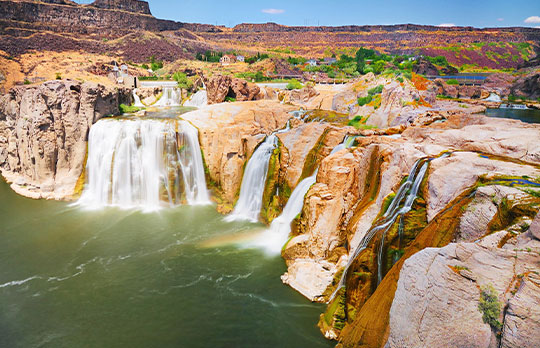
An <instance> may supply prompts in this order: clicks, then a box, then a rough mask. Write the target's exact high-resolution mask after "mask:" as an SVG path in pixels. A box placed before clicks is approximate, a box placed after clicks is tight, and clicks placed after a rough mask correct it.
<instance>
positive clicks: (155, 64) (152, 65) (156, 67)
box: [150, 56, 163, 71]
mask: <svg viewBox="0 0 540 348" xmlns="http://www.w3.org/2000/svg"><path fill="white" fill-rule="evenodd" d="M150 68H151V69H152V71H157V70H159V69H161V68H163V62H162V61H160V60H156V57H155V56H152V57H150Z"/></svg>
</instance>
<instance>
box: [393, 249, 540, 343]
mask: <svg viewBox="0 0 540 348" xmlns="http://www.w3.org/2000/svg"><path fill="white" fill-rule="evenodd" d="M539 247H540V243H538V242H534V241H532V240H530V241H528V242H526V243H525V244H524V245H523V247H522V248H520V249H519V250H516V251H514V250H509V249H499V248H486V247H483V246H480V245H477V244H462V243H459V244H450V245H448V246H447V247H444V248H442V249H436V248H430V249H425V250H423V251H421V252H419V253H417V254H416V255H414V256H412V257H411V258H409V259H408V260H407V261H406V262H405V264H404V266H403V268H402V270H401V275H400V278H399V281H398V288H397V291H396V294H395V297H394V302H393V304H392V309H391V311H390V336H389V339H388V342H387V344H386V347H388V348H391V347H396V348H397V347H399V348H406V347H415V348H416V347H478V348H483V347H485V348H488V347H531V348H532V347H536V346H537V345H538V342H540V307H538V302H537V301H538V299H539V298H540V277H539V276H538V274H537V273H538V264H539V262H540V257H539V256H538V251H539V250H540V249H539ZM484 287H493V289H494V290H495V293H496V294H497V297H498V300H499V301H501V303H502V306H501V307H500V313H499V316H498V319H499V320H500V322H501V323H503V324H502V335H501V336H502V337H501V338H500V345H499V339H498V338H497V336H496V331H497V330H496V329H494V328H493V327H491V326H490V325H489V324H488V323H485V322H484V320H483V319H482V316H483V313H482V311H481V310H480V309H479V300H480V290H479V288H480V289H483V288H484ZM506 306H508V308H507V310H506V311H503V309H504V308H505V307H506Z"/></svg>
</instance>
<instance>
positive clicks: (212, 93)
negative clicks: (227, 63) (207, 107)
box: [206, 75, 261, 104]
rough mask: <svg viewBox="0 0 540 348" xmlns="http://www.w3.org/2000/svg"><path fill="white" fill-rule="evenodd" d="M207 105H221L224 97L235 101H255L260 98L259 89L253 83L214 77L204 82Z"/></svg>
mask: <svg viewBox="0 0 540 348" xmlns="http://www.w3.org/2000/svg"><path fill="white" fill-rule="evenodd" d="M206 90H207V92H208V104H218V103H223V102H224V101H225V98H226V97H231V98H234V99H236V101H248V100H255V99H257V98H259V96H260V92H261V90H260V88H259V86H257V85H256V84H254V83H251V82H247V81H245V80H242V79H238V78H234V77H230V76H223V75H216V76H213V77H211V78H210V79H208V80H207V81H206Z"/></svg>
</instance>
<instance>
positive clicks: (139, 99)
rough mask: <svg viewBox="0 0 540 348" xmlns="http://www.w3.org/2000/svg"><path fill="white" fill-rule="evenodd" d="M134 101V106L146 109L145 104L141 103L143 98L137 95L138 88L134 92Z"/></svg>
mask: <svg viewBox="0 0 540 348" xmlns="http://www.w3.org/2000/svg"><path fill="white" fill-rule="evenodd" d="M133 100H134V101H135V102H134V104H133V106H136V107H138V108H144V104H143V103H142V102H141V98H139V96H138V95H137V88H135V89H134V90H133Z"/></svg>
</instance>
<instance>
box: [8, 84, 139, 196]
mask: <svg viewBox="0 0 540 348" xmlns="http://www.w3.org/2000/svg"><path fill="white" fill-rule="evenodd" d="M130 99H131V95H130V93H129V91H128V90H118V89H116V88H107V87H104V86H102V85H97V84H93V83H80V82H75V81H51V82H46V83H44V84H42V85H39V86H32V87H16V88H13V89H12V90H11V91H10V92H9V93H8V94H6V95H4V96H2V97H1V98H0V170H1V172H2V175H3V176H4V177H5V178H6V180H7V181H8V182H11V183H12V185H11V186H12V188H13V189H14V190H15V191H17V192H18V193H20V194H23V195H25V196H29V197H32V198H48V199H66V198H69V197H70V196H72V195H73V194H74V191H75V187H76V184H77V182H78V181H79V178H80V177H81V174H82V173H83V168H84V165H85V158H86V150H87V149H86V143H87V140H88V139H87V138H88V132H89V130H90V127H91V126H92V124H94V123H95V122H97V121H98V120H99V119H101V118H102V117H104V116H107V115H112V114H117V113H118V112H119V111H118V105H119V104H120V103H128V104H129V103H130ZM80 183H81V184H82V183H84V181H81V182H80Z"/></svg>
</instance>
